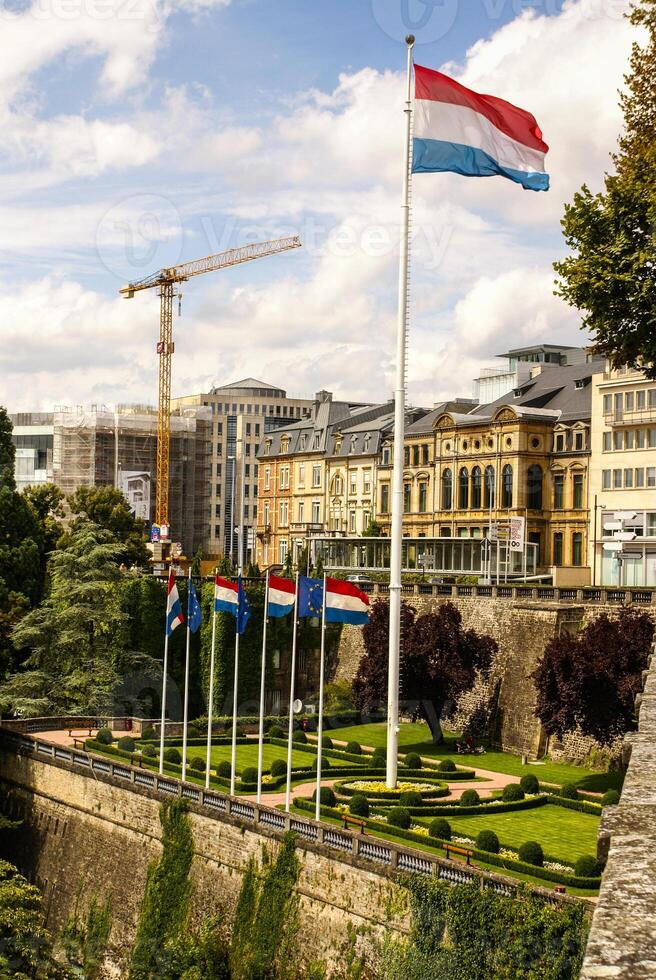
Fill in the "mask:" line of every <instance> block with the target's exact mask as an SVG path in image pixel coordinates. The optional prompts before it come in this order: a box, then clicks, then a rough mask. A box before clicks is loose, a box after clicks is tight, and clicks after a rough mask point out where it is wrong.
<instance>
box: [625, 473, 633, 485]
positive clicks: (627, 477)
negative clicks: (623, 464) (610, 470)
mask: <svg viewBox="0 0 656 980" xmlns="http://www.w3.org/2000/svg"><path fill="white" fill-rule="evenodd" d="M632 488H633V470H624V489H625V490H631V489H632Z"/></svg>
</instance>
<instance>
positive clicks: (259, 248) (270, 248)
mask: <svg viewBox="0 0 656 980" xmlns="http://www.w3.org/2000/svg"><path fill="white" fill-rule="evenodd" d="M300 247H301V240H300V238H298V237H297V236H293V237H290V238H278V239H276V240H275V241H271V242H258V243H256V244H255V245H244V246H242V247H241V248H231V249H228V251H227V252H219V253H218V254H217V255H208V256H207V257H206V258H204V259H196V260H195V261H193V262H183V263H182V265H175V266H173V267H172V268H170V269H160V271H159V272H155V273H154V274H153V275H151V276H147V277H146V278H145V279H140V280H139V281H138V282H130V283H128V285H127V286H124V287H123V288H122V289H121V290H120V292H121V293H122V295H123V296H125V298H126V299H132V297H133V296H134V294H135V293H138V292H140V291H141V290H142V289H153V288H157V289H159V297H160V312H159V341H158V343H157V354H158V356H159V396H158V403H157V497H156V503H155V521H156V523H157V524H158V525H159V526H160V527H162V526H163V525H168V523H169V460H170V443H171V357H172V355H173V351H174V349H175V346H174V344H173V298H174V296H175V285H176V283H179V282H186V280H187V279H191V278H192V276H200V275H203V274H204V273H205V272H217V271H218V270H219V269H227V268H229V267H230V266H233V265H241V264H242V263H244V262H251V261H252V260H253V259H261V258H264V256H266V255H277V254H278V253H279V252H287V251H288V250H289V249H292V248H300Z"/></svg>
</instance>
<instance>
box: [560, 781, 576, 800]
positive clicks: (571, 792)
mask: <svg viewBox="0 0 656 980" xmlns="http://www.w3.org/2000/svg"><path fill="white" fill-rule="evenodd" d="M558 796H563V797H564V798H565V799H566V800H578V798H579V791H578V788H577V787H576V786H575V785H574V783H565V785H564V786H561V787H560V789H559V790H558Z"/></svg>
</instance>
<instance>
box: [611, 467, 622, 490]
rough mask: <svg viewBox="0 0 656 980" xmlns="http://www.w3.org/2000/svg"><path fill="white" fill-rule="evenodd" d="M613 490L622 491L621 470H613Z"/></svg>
mask: <svg viewBox="0 0 656 980" xmlns="http://www.w3.org/2000/svg"><path fill="white" fill-rule="evenodd" d="M613 488H614V489H615V490H621V489H622V471H621V470H613Z"/></svg>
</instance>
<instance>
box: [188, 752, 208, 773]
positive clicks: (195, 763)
mask: <svg viewBox="0 0 656 980" xmlns="http://www.w3.org/2000/svg"><path fill="white" fill-rule="evenodd" d="M189 768H190V769H193V770H194V772H205V768H206V767H205V759H203V758H201V756H199V755H195V756H194V757H193V759H192V760H191V762H190V763H189Z"/></svg>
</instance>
